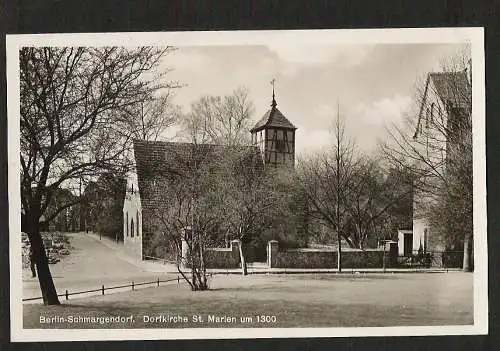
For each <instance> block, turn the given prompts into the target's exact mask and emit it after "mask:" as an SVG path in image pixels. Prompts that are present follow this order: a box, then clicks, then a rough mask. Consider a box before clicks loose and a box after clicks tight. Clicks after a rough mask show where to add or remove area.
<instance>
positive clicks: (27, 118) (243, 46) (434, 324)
mask: <svg viewBox="0 0 500 351" xmlns="http://www.w3.org/2000/svg"><path fill="white" fill-rule="evenodd" d="M7 83H8V127H9V132H8V138H9V140H8V143H9V144H8V147H9V149H8V152H9V170H8V171H9V210H10V215H9V216H10V217H9V230H10V234H9V235H10V244H9V245H10V247H9V251H10V274H11V277H10V280H11V297H10V298H11V301H10V304H11V333H12V334H11V335H12V339H13V340H14V341H61V340H134V339H139V340H140V339H212V338H256V337H266V338H268V337H304V336H308V337H315V336H317V337H319V336H328V337H336V336H378V335H385V336H390V335H395V336H396V335H450V334H451V335H460V334H485V333H487V330H488V319H487V318H488V295H487V290H488V280H487V277H488V272H487V226H486V159H485V86H484V85H485V71H484V44H483V30H482V28H433V29H431V28H428V29H426V28H421V29H411V28H409V29H397V28H395V29H385V30H382V29H359V30H300V31H279V30H276V31H231V32H224V31H222V32H182V33H181V32H163V33H146V32H145V33H94V34H40V35H29V34H26V35H7Z"/></svg>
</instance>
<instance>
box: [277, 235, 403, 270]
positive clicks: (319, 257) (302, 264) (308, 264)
mask: <svg viewBox="0 0 500 351" xmlns="http://www.w3.org/2000/svg"><path fill="white" fill-rule="evenodd" d="M394 253H395V254H396V255H397V251H396V252H394V251H393V254H394ZM267 255H268V256H267V264H268V266H269V267H271V268H332V269H336V268H337V251H336V250H334V249H332V248H324V249H309V248H302V249H293V250H290V249H289V250H280V249H279V245H278V242H277V241H275V240H272V241H270V242H269V243H268V249H267ZM390 255H391V254H390V252H389V250H386V252H385V254H384V251H383V250H379V249H376V250H374V249H368V250H352V249H349V250H345V251H342V268H382V267H383V260H384V256H385V259H386V268H391V266H393V265H394V262H396V261H395V260H391V259H390Z"/></svg>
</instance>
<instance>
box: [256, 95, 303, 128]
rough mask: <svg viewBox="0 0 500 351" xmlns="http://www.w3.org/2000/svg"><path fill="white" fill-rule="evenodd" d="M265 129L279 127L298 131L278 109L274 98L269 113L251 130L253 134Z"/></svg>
mask: <svg viewBox="0 0 500 351" xmlns="http://www.w3.org/2000/svg"><path fill="white" fill-rule="evenodd" d="M265 127H278V128H286V129H294V130H295V129H297V127H295V126H294V125H293V124H292V123H291V122H290V121H289V120H288V119H287V118H286V117H285V116H284V115H283V114H282V113H281V111H280V110H278V109H277V108H276V100H274V98H273V103H272V104H271V109H270V110H269V111H267V112H266V113H265V114H264V116H262V118H261V119H260V120H259V121H258V122H257V123H256V124H255V126H254V127H253V128H252V129H251V130H250V131H251V132H257V131H259V130H261V129H264V128H265Z"/></svg>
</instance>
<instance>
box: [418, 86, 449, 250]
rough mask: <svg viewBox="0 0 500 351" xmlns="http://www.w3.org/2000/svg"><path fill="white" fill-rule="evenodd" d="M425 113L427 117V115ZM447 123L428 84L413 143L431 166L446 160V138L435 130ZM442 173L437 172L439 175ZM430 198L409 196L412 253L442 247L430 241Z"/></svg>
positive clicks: (443, 111)
mask: <svg viewBox="0 0 500 351" xmlns="http://www.w3.org/2000/svg"><path fill="white" fill-rule="evenodd" d="M427 111H429V114H428V113H427ZM430 111H432V118H430V117H431V116H430ZM447 119H448V115H447V111H446V106H445V105H444V103H443V101H442V100H441V99H440V98H439V96H438V95H437V93H436V89H435V86H434V82H433V80H432V79H430V80H429V85H428V87H427V92H426V97H425V100H424V106H423V108H422V115H421V120H420V130H421V131H422V133H419V134H418V136H417V140H418V142H419V143H422V142H423V144H424V146H420V145H419V147H420V148H422V147H423V149H421V150H420V152H425V154H426V155H427V156H428V157H430V158H432V159H433V160H434V161H433V163H435V164H438V163H440V164H441V165H442V167H444V164H445V162H444V160H445V159H446V138H445V135H443V132H442V131H440V130H438V128H442V126H446V123H447ZM443 171H444V169H441V170H439V172H440V173H441V172H443ZM432 201H434V200H433V198H432V197H431V196H429V195H426V194H422V193H420V192H419V191H418V190H417V189H415V191H414V195H413V248H412V251H413V252H414V253H416V252H417V251H418V249H419V247H420V244H422V248H423V249H426V250H427V251H433V250H442V249H443V248H442V247H436V245H435V243H436V242H439V240H435V239H437V238H432V235H436V233H433V232H432V228H431V227H430V224H429V221H428V218H426V216H425V208H426V207H427V206H428V204H429V203H431V202H432Z"/></svg>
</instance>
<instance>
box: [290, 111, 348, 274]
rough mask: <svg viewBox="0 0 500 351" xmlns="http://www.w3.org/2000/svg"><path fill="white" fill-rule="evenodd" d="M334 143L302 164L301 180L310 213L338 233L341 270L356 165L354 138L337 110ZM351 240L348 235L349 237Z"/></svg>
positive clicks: (339, 268) (339, 267) (299, 173)
mask: <svg viewBox="0 0 500 351" xmlns="http://www.w3.org/2000/svg"><path fill="white" fill-rule="evenodd" d="M333 133H334V142H335V144H334V146H333V150H331V152H323V153H319V154H317V155H314V156H313V157H311V159H309V160H308V161H304V160H303V161H302V162H300V164H299V171H298V177H297V178H298V182H299V184H300V185H301V187H302V188H303V191H304V193H305V194H306V196H307V199H308V203H309V211H310V215H311V216H312V217H313V218H316V219H317V220H319V221H320V223H322V224H324V225H326V226H327V227H329V228H331V229H333V230H334V231H335V233H336V241H337V246H338V248H337V254H338V257H337V259H338V262H337V264H338V266H337V267H338V270H339V272H340V271H342V263H341V262H342V261H341V260H342V247H341V246H342V245H341V241H342V238H343V237H344V238H346V235H345V233H342V227H343V222H344V221H345V219H346V214H347V207H346V205H345V200H346V199H347V198H348V195H347V194H346V192H347V191H348V189H349V188H350V186H351V185H350V182H351V180H352V179H353V176H354V173H355V169H356V163H357V159H356V154H355V146H354V142H353V141H352V140H351V139H349V138H348V137H347V136H346V134H345V127H344V123H343V122H342V119H341V117H340V113H339V111H337V118H336V120H335V124H334V131H333ZM347 240H349V239H347Z"/></svg>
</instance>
